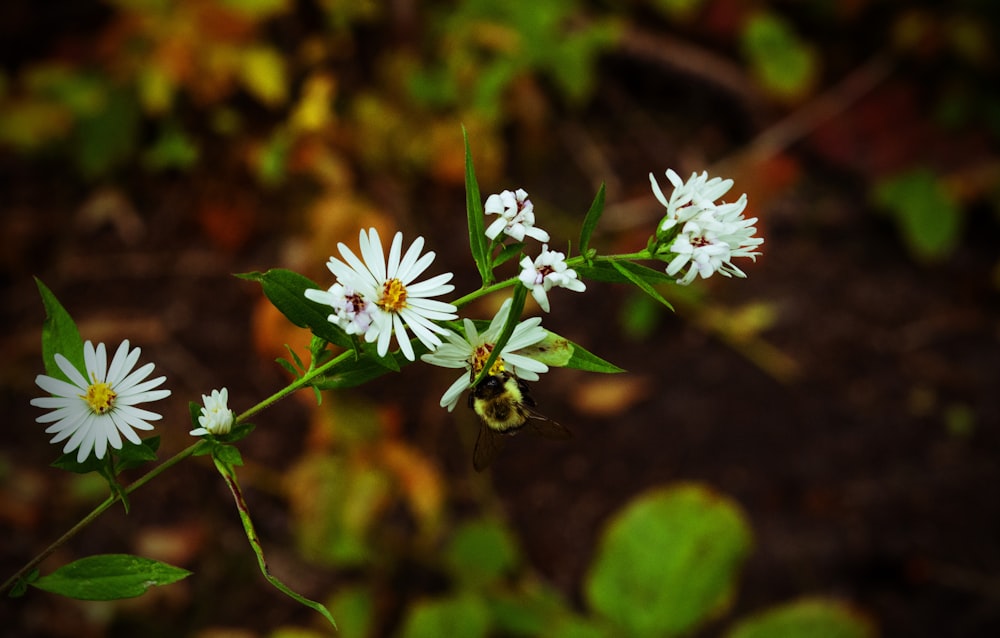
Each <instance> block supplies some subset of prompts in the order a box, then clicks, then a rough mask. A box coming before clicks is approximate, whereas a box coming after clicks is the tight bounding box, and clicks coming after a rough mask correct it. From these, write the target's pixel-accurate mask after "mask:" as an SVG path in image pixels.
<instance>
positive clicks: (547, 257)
mask: <svg viewBox="0 0 1000 638" xmlns="http://www.w3.org/2000/svg"><path fill="white" fill-rule="evenodd" d="M518 277H519V278H520V280H521V283H522V284H524V285H525V287H526V288H528V289H529V290H531V296H532V297H534V298H535V301H537V302H538V305H539V306H541V308H542V310H544V311H545V312H548V311H549V298H548V291H549V290H551V289H552V287H553V286H559V287H561V288H568V289H570V290H572V291H574V292H583V291H584V290H586V289H587V286H586V284H584V283H583V282H582V281H580V280H579V279H577V276H576V271H575V270H573V269H572V268H569V267H567V266H566V255H564V254H563V253H561V252H557V251H550V250H549V246H548V244H544V245H542V252H541V254H540V255H538V257H536V258H535V260H534V261H532V260H531V258H530V257H525V258H523V259H522V260H521V274H520V275H518Z"/></svg>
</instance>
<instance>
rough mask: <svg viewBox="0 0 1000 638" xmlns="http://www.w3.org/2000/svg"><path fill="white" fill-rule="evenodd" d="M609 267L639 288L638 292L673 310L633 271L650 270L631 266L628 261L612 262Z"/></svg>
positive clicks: (668, 303) (640, 275)
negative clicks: (637, 269)
mask: <svg viewBox="0 0 1000 638" xmlns="http://www.w3.org/2000/svg"><path fill="white" fill-rule="evenodd" d="M611 265H612V266H614V268H615V270H617V271H618V272H620V273H621V274H622V276H623V277H625V278H626V279H628V280H629V281H630V282H632V283H633V284H635V285H636V287H637V288H639V290H641V291H643V292H644V293H646V294H647V295H649V296H650V297H652V298H653V299H655V300H657V301H658V302H660V303H661V304H663V305H664V306H666V307H667V308H670V309H671V310H673V309H674V307H673V306H671V305H670V302H669V301H667V300H666V299H664V298H663V297H662V296H661V295H660V293H658V292H656V289H655V288H653V287H652V286H650V285H649V284H648V283H647V282H646V280H645V279H643V278H642V274H641V273H640V272H635V270H634V269H636V268H645V269H646V270H651V269H650V268H646V267H645V266H639V265H638V264H633V263H632V262H629V261H613V262H611ZM654 272H655V271H654Z"/></svg>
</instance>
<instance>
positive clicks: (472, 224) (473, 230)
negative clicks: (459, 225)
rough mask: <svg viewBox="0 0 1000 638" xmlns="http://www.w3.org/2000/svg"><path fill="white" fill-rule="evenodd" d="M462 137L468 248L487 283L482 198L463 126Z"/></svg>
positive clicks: (488, 272)
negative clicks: (463, 141) (463, 143)
mask: <svg viewBox="0 0 1000 638" xmlns="http://www.w3.org/2000/svg"><path fill="white" fill-rule="evenodd" d="M462 137H463V138H464V139H465V214H466V218H467V219H468V222H469V248H470V249H471V251H472V259H473V260H474V261H475V262H476V267H477V268H478V269H479V276H480V277H482V279H483V285H489V284H490V283H491V282H492V281H493V271H492V270H491V269H490V256H489V254H487V249H486V228H485V226H484V225H483V200H482V199H481V197H480V195H479V183H478V182H477V181H476V169H475V167H473V165H472V150H471V149H470V148H469V133H468V131H466V130H465V127H464V126H463V127H462Z"/></svg>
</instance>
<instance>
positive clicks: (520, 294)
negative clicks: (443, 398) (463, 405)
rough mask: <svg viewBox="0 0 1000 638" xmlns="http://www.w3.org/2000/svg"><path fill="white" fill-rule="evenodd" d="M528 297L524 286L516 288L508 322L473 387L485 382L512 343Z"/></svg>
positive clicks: (508, 314)
mask: <svg viewBox="0 0 1000 638" xmlns="http://www.w3.org/2000/svg"><path fill="white" fill-rule="evenodd" d="M527 296H528V289H527V288H525V287H524V286H515V287H514V296H513V297H512V298H511V302H510V311H509V312H508V313H507V322H506V323H504V325H503V330H501V331H500V334H499V336H497V340H496V343H495V344H493V350H491V351H490V356H489V357H487V358H486V362H485V363H484V364H483V369H482V370H480V371H479V376H478V377H476V380H475V381H474V382H473V384H472V385H473V386H476V385H477V384H478V383H479V382H480V381H482V380H483V377H485V376H486V375H487V374H489V371H490V368H492V367H493V363H494V362H495V361H496V360H497V358H499V357H500V353H501V352H502V351H503V349H504V346H506V345H507V342H508V341H510V336H511V335H512V334H514V328H516V327H517V324H518V323H519V322H520V320H521V312H522V311H523V310H524V300H525V299H526V298H527Z"/></svg>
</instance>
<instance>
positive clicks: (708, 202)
mask: <svg viewBox="0 0 1000 638" xmlns="http://www.w3.org/2000/svg"><path fill="white" fill-rule="evenodd" d="M666 176H667V179H668V180H669V181H670V183H671V184H672V185H673V187H674V189H673V192H672V193H671V195H670V197H669V199H668V198H667V197H665V196H664V194H663V192H662V191H661V190H660V187H659V184H658V183H657V181H656V179H655V178H654V177H653V175H652V174H650V176H649V178H650V183H651V185H652V189H653V193H654V195H655V196H656V198H657V199H658V200H659V201H660V203H661V204H663V205H664V206H665V207H666V215H665V216H664V217H663V219H662V220H661V221H660V223H659V224H658V226H657V228H656V232H655V234H654V236H653V238H652V239H651V240H650V243H649V246H648V248H647V250H646V251H645V252H642V253H635V254H633V255H630V256H627V258H630V259H632V258H640V259H641V258H647V259H658V260H661V261H665V262H667V266H666V272H667V274H669V275H671V276H674V277H676V278H677V279H676V281H677V283H679V284H685V285H686V284H689V283H691V282H692V281H694V279H695V278H697V277H698V276H701V277H702V278H707V277H710V276H711V275H712V274H713V273H716V272H719V273H722V274H723V275H724V276H727V277H732V276H736V277H745V276H746V274H745V273H744V272H743V271H742V270H740V269H739V268H738V267H737V266H735V265H734V264H733V261H732V260H733V259H735V258H737V257H749V258H751V259H755V258H756V256H757V255H759V254H760V252H758V251H757V250H756V249H757V248H758V247H759V246H760V245H761V244H762V243H763V241H764V240H763V239H761V238H758V237H754V234H755V232H756V228H755V227H754V224H755V223H756V221H757V219H756V218H749V219H747V218H744V217H743V212H744V211H745V209H746V206H747V197H746V195H745V194H744V195H741V196H740V197H739V199H737V200H736V201H735V202H732V203H725V202H720V201H719V200H720V198H721V197H723V196H724V195H725V194H726V193H727V192H729V190H730V188H732V186H733V181H732V180H728V179H720V178H717V177H716V178H711V179H710V178H709V177H708V174H707V173H705V172H703V173H701V174H697V173H695V174H692V175H691V177H690V178H689V179H688V180H687V181H683V180H681V178H680V177H679V176H678V175H677V173H675V172H674V171H672V170H667V172H666ZM484 212H485V213H486V214H487V215H496V216H497V219H496V220H494V221H493V222H492V223H491V224H490V225H489V227H488V228H486V230H485V235H486V237H487V238H488V239H490V240H491V241H492V242H493V243H492V244H491V248H490V250H491V251H492V250H493V249H496V248H497V247H498V246H499V245H501V244H502V242H503V241H504V239H503V238H502V237H501V235H504V236H505V237H509V238H511V239H513V240H514V241H515V242H517V243H514V244H510V245H507V246H504V247H503V248H502V249H501V250H502V251H503V253H506V254H507V255H508V256H509V255H510V253H512V252H517V251H523V249H524V244H523V243H521V242H523V241H524V240H525V238H528V237H530V238H532V239H535V240H537V241H539V242H542V247H541V251H540V253H539V254H538V255H537V256H536V257H534V258H532V257H531V256H529V255H526V254H524V252H521V259H520V262H519V265H520V272H519V273H518V275H517V277H514V278H511V279H510V280H508V282H506V283H504V284H503V285H518V284H519V285H523V286H524V287H525V288H527V289H528V291H529V292H530V293H531V295H532V297H533V298H534V299H535V301H536V302H537V303H538V306H539V307H540V308H541V309H542V310H543V311H545V312H549V311H550V309H551V306H550V300H549V294H548V293H549V292H550V291H551V290H552V288H554V287H560V288H566V289H568V290H571V291H574V292H584V291H585V290H586V285H585V284H584V282H583V281H582V280H580V279H579V277H578V275H577V272H576V270H574V269H573V268H572V267H571V262H572V263H573V264H579V263H583V262H582V261H581V260H582V258H581V257H576V258H574V259H573V260H570V261H567V259H566V255H565V254H564V253H562V252H558V251H554V250H549V245H548V241H549V234H548V233H547V232H546V231H545V230H543V229H541V228H539V227H537V226H535V213H534V207H533V205H532V203H531V200H530V199H529V198H528V194H527V193H526V192H525V191H524V190H523V189H517V190H515V191H509V190H505V191H503V192H501V193H499V194H494V195H490V196H489V197H488V198H487V200H486V203H485V206H484ZM423 248H424V238H423V237H417V238H416V240H414V241H413V242H412V243H411V244H410V245H409V247H408V248H406V250H405V251H404V250H403V235H402V233H398V232H397V233H396V234H395V235H394V236H393V238H392V241H391V243H390V245H389V249H388V254H386V252H384V249H383V246H382V242H381V239H380V237H379V234H378V231H376V230H375V229H374V228H370V229H368V230H367V231H366V230H362V231H361V232H360V233H359V237H358V250H359V253H360V255H359V254H356V253H355V252H354V251H353V250H351V249H350V248H348V247H347V246H346V245H345V244H343V243H339V244H337V249H338V251H339V253H340V257H333V256H331V257H330V259H329V261H328V263H327V267H328V268H329V269H330V272H332V273H333V275H334V276H335V277H336V281H335V282H334V283H333V284H332V285H331V286H330V287H329V288H328V289H326V290H321V289H310V290H306V291H305V293H304V294H305V297H306V298H308V299H309V300H311V301H313V302H316V303H319V304H322V305H324V306H326V307H329V308H330V309H331V312H330V314H329V315H328V320H329V321H330V322H331V323H333V324H334V325H336V326H337V327H338V328H340V329H341V330H343V331H344V333H345V334H347V335H352V336H357V337H360V338H362V339H363V340H364V341H365V342H366V343H369V344H375V350H376V352H377V353H378V356H380V357H384V356H386V355H387V353H388V352H389V347H390V344H391V342H392V340H393V338H395V341H396V344H397V346H398V348H399V351H400V352H401V353H402V354H403V356H404V357H406V358H407V359H408V360H410V361H415V360H416V355H417V352H416V351H415V350H414V347H413V344H412V343H411V333H412V335H413V337H415V338H416V339H417V340H418V341H419V342H420V344H422V346H423V347H424V348H425V350H426V352H425V353H423V354H421V356H420V359H421V361H423V362H425V363H429V364H432V365H437V366H442V367H446V368H454V369H461V370H462V374H461V376H459V377H458V378H457V379H456V380H455V381H454V382H453V383H452V384H451V386H450V387H449V388H448V389H447V390H446V391H445V393H444V395H443V396H442V397H441V406H442V407H445V408H447V409H448V410H449V411H451V410H453V409H454V407H455V405H456V404H457V402H458V399H459V397H460V396H461V395H462V393H463V392H466V391H467V390H469V388H470V386H471V385H472V383H473V380H474V379H475V378H476V377H477V376H478V375H479V374H480V373H481V372H482V371H483V368H484V366H485V365H486V362H487V360H488V359H489V358H490V356H491V355H492V353H493V351H494V350H495V349H496V347H497V345H498V342H499V340H500V335H501V333H502V332H503V329H504V327H505V326H506V324H507V321H508V319H509V315H510V311H511V306H512V303H511V299H507V300H506V301H505V302H504V303H503V305H501V307H500V309H499V311H498V312H497V313H496V315H495V316H494V317H493V319H492V320H491V321H490V323H489V326H488V327H487V328H486V329H485V330H483V331H482V332H480V330H479V329H478V328H477V326H476V324H475V323H474V322H473V321H472V320H471V319H468V318H465V319H463V320H462V323H461V324H457V323H448V322H452V321H453V320H455V319H458V315H457V314H456V311H457V307H456V306H455V305H453V304H451V303H447V302H444V301H439V300H437V299H434V297H438V296H440V295H444V294H447V293H450V292H451V291H452V290H454V286H453V285H452V284H451V283H449V282H450V281H451V279H452V277H453V275H452V273H443V274H439V275H436V276H432V277H430V278H428V279H425V280H422V281H418V280H419V279H420V277H421V276H422V275H424V273H425V272H426V271H427V269H428V268H429V267H430V265H431V263H432V262H433V261H434V258H435V253H434V252H426V253H424V252H423ZM503 253H501V255H502V254H503ZM620 257H621V256H620ZM484 291H485V289H484ZM483 294H485V292H484V293H483ZM477 296H478V295H477ZM548 334H549V333H548V332H547V331H546V330H544V329H543V328H542V327H541V319H540V318H537V317H534V318H530V319H526V320H524V321H520V322H518V323H517V324H515V326H514V328H513V332H512V334H511V336H510V338H509V340H508V341H507V342H506V343H505V344H503V345H502V346H501V351H500V353H499V354H498V355H497V357H496V358H495V359H494V363H493V364H492V366H491V368H490V370H489V374H491V375H498V374H501V373H503V372H510V373H512V374H515V375H516V376H517V377H518V378H520V379H524V380H528V381H533V380H537V379H538V375H539V374H541V373H544V372H547V371H548V365H546V363H543V362H542V361H539V360H538V359H537V358H536V357H538V356H539V355H538V352H539V350H540V349H538V348H534V347H535V346H537V345H538V344H540V343H541V342H543V341H545V340H546V339H547V336H548ZM139 352H140V351H139V349H138V348H135V349H131V348H130V347H129V342H128V341H124V342H123V343H122V344H121V346H120V347H119V348H118V349H117V351H116V352H115V355H114V357H113V358H112V360H111V363H110V365H108V362H107V353H106V349H105V346H104V344H103V343H102V344H98V345H97V346H96V347H95V346H94V345H93V344H92V343H91V342H89V341H87V342H86V343H85V344H84V345H83V362H84V367H85V370H83V371H81V370H78V369H77V368H76V367H75V366H74V365H73V364H72V363H70V361H69V360H68V359H67V358H66V357H65V356H63V354H56V355H55V357H54V361H55V364H56V366H57V367H58V369H59V371H60V372H61V373H62V375H63V376H64V377H65V379H66V380H63V379H60V378H55V377H51V376H46V375H39V376H38V377H37V379H36V383H37V384H38V386H39V387H40V388H42V389H43V390H45V391H46V392H48V393H49V394H50V395H51V396H47V397H41V398H36V399H33V400H32V401H31V403H32V405H35V406H37V407H40V408H45V409H49V410H51V411H50V412H47V413H46V414H43V415H42V416H39V417H38V418H37V421H38V422H40V423H51V425H49V427H48V428H47V429H46V432H47V433H49V434H53V435H54V436H53V438H52V442H53V443H60V442H63V441H65V445H64V448H63V451H64V452H65V453H70V452H72V451H74V450H75V451H76V453H77V461H78V462H81V463H82V462H83V461H84V460H86V459H87V458H88V457H89V456H90V455H91V454H93V455H94V456H96V458H98V459H103V458H104V457H105V455H106V454H107V452H108V448H109V447H110V448H112V449H117V450H120V449H121V448H122V445H123V438H124V439H125V440H128V441H129V442H131V443H134V444H139V443H141V440H140V439H139V437H138V435H137V434H136V432H135V431H136V430H151V429H152V428H153V426H152V425H151V423H150V422H151V421H155V420H158V419H160V418H161V417H160V415H159V414H156V413H154V412H150V411H148V410H144V409H141V408H139V407H137V405H138V404H140V403H143V402H149V401H157V400H159V399H163V398H165V397H167V396H169V395H170V391H169V390H161V389H156V388H158V387H159V386H160V385H161V384H162V383H163V381H164V377H157V378H155V379H150V380H147V377H148V376H149V375H150V373H151V372H152V370H153V364H152V363H149V364H146V365H145V366H142V367H141V368H139V369H138V370H135V371H133V370H132V369H133V367H134V366H135V364H136V362H137V361H138V359H139ZM549 363H551V361H550V362H549ZM228 400H229V393H228V390H227V389H226V388H222V389H221V390H213V391H212V393H211V394H210V395H203V396H202V401H203V406H204V407H203V408H202V409H201V413H200V415H199V416H198V418H197V421H198V425H199V426H200V427H197V428H195V429H193V430H192V431H191V434H192V435H195V436H204V435H223V434H227V433H229V432H230V430H231V428H232V427H233V424H234V421H235V418H234V414H233V412H232V411H231V410H230V409H229V406H228Z"/></svg>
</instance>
